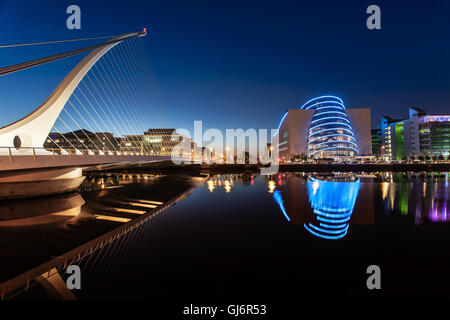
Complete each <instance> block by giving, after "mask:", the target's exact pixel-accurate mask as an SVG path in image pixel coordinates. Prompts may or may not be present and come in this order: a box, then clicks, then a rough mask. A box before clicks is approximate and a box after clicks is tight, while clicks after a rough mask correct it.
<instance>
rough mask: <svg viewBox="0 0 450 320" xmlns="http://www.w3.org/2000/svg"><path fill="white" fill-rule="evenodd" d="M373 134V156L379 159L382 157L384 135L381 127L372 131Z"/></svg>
mask: <svg viewBox="0 0 450 320" xmlns="http://www.w3.org/2000/svg"><path fill="white" fill-rule="evenodd" d="M371 133H372V155H374V156H375V157H377V158H379V157H381V146H382V144H383V143H382V135H381V127H378V128H376V129H372V130H371Z"/></svg>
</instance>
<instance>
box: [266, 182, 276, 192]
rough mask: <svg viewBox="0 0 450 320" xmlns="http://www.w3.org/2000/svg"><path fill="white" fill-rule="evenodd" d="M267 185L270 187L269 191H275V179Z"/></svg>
mask: <svg viewBox="0 0 450 320" xmlns="http://www.w3.org/2000/svg"><path fill="white" fill-rule="evenodd" d="M267 187H268V188H269V193H273V192H274V190H275V188H276V185H275V181H273V180H269V181H268V182H267Z"/></svg>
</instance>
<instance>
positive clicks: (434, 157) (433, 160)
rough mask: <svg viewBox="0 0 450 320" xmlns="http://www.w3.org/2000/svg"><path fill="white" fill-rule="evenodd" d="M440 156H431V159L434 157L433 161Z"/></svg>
mask: <svg viewBox="0 0 450 320" xmlns="http://www.w3.org/2000/svg"><path fill="white" fill-rule="evenodd" d="M438 158H439V157H438V156H436V155H435V156H431V159H433V161H436V160H437V159H438Z"/></svg>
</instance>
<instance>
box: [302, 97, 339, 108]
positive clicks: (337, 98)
mask: <svg viewBox="0 0 450 320" xmlns="http://www.w3.org/2000/svg"><path fill="white" fill-rule="evenodd" d="M324 98H333V99H336V100H339V101H340V103H341V104H342V106H344V101H342V100H341V98H339V97H336V96H321V97H316V98H313V99H311V100H309V101H307V102H306V103H305V104H304V105H303V106H302V107H301V108H300V109H303V108H304V107H305V106H306V105H307V104H309V103H310V102H312V101H315V100H319V99H324ZM325 102H333V103H338V102H336V101H322V102H320V103H325ZM315 105H317V104H315Z"/></svg>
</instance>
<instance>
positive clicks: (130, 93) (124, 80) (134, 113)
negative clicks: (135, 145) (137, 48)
mask: <svg viewBox="0 0 450 320" xmlns="http://www.w3.org/2000/svg"><path fill="white" fill-rule="evenodd" d="M119 49H120V46H118V50H119ZM111 55H112V56H113V58H112V59H114V60H115V61H116V65H117V64H118V68H117V69H119V71H120V74H121V76H122V79H123V82H124V83H125V84H126V87H127V89H128V91H126V93H127V96H128V98H129V100H130V102H131V103H128V99H127V104H128V106H130V104H131V107H132V108H130V110H129V111H130V113H129V114H132V115H133V117H134V121H135V123H137V125H138V126H139V127H140V130H141V131H142V134H145V126H144V124H143V123H142V117H139V114H138V113H137V112H136V107H135V104H134V103H133V99H132V97H134V101H136V97H135V95H134V94H133V93H132V92H131V89H130V86H129V84H128V82H129V78H128V77H126V73H125V72H124V68H123V65H124V64H125V63H123V62H124V60H122V61H120V60H119V59H116V58H115V57H114V52H112V54H111ZM106 58H107V59H108V60H109V62H110V63H111V65H112V66H113V69H114V72H115V73H116V75H118V73H117V70H116V69H115V68H114V63H113V61H112V59H110V57H109V56H107V57H106ZM117 61H118V62H119V63H117ZM120 62H122V63H120ZM125 65H126V64H125ZM137 119H140V121H138V120H137ZM143 147H144V143H143V141H142V149H143Z"/></svg>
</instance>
